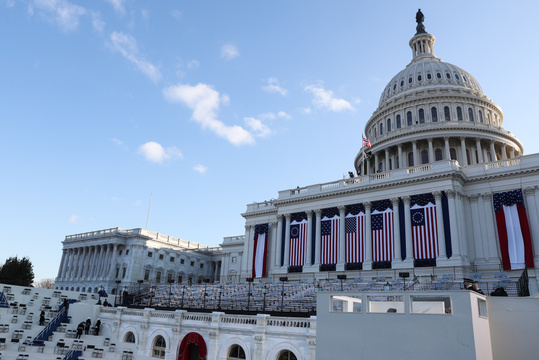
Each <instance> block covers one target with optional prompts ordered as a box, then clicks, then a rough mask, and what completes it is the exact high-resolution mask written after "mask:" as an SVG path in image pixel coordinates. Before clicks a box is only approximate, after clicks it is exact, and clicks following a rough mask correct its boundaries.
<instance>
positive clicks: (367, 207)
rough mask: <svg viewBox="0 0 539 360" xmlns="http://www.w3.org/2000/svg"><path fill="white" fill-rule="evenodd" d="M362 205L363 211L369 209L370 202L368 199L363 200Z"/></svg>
mask: <svg viewBox="0 0 539 360" xmlns="http://www.w3.org/2000/svg"><path fill="white" fill-rule="evenodd" d="M363 206H364V207H365V211H367V210H370V209H371V207H372V203H371V202H370V201H365V202H364V203H363Z"/></svg>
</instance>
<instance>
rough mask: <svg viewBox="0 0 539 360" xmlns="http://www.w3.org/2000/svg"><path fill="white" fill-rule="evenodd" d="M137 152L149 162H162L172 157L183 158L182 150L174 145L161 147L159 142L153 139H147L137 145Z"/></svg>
mask: <svg viewBox="0 0 539 360" xmlns="http://www.w3.org/2000/svg"><path fill="white" fill-rule="evenodd" d="M138 153H139V154H141V155H142V156H144V158H145V159H146V160H148V161H149V162H153V163H157V164H162V163H164V162H165V161H167V160H172V159H174V158H183V154H182V152H181V151H180V150H179V149H178V148H177V147H175V146H171V147H168V148H166V149H165V148H163V146H161V144H159V143H157V142H155V141H149V142H147V143H145V144H142V145H140V146H139V147H138Z"/></svg>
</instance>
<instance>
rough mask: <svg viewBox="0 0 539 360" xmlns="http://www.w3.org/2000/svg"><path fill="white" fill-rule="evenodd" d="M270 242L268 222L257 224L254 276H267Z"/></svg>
mask: <svg viewBox="0 0 539 360" xmlns="http://www.w3.org/2000/svg"><path fill="white" fill-rule="evenodd" d="M267 244H268V224H258V225H255V236H254V246H253V249H254V250H253V277H254V278H260V277H264V276H266V254H267Z"/></svg>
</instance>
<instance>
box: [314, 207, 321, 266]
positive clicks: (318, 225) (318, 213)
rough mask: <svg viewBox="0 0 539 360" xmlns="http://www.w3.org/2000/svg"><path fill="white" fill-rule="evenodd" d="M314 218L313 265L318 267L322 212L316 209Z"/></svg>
mask: <svg viewBox="0 0 539 360" xmlns="http://www.w3.org/2000/svg"><path fill="white" fill-rule="evenodd" d="M314 214H315V216H316V235H315V242H314V245H315V246H314V248H315V251H314V265H315V266H316V267H318V268H319V267H320V243H321V242H322V210H320V209H316V210H315V211H314Z"/></svg>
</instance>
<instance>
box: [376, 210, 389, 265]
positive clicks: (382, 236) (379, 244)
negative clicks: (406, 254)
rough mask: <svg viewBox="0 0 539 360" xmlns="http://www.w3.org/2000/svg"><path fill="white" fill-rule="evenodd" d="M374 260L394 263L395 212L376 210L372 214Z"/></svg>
mask: <svg viewBox="0 0 539 360" xmlns="http://www.w3.org/2000/svg"><path fill="white" fill-rule="evenodd" d="M371 230H372V260H373V261H392V260H393V255H394V249H393V242H394V241H393V239H394V233H393V210H392V209H391V208H387V209H386V210H384V211H378V210H374V211H373V212H372V213H371Z"/></svg>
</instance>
